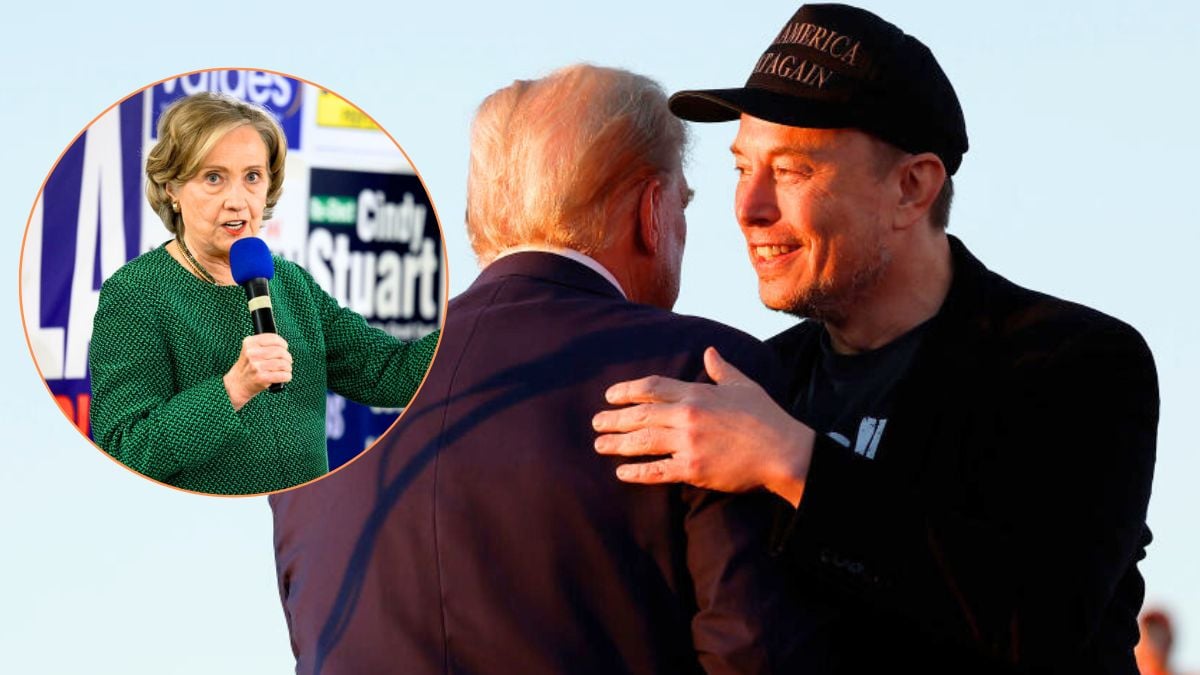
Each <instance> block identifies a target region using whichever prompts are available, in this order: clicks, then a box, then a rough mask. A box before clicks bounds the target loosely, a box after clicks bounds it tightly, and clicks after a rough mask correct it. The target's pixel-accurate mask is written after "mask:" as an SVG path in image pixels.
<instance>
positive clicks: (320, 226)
mask: <svg viewBox="0 0 1200 675" xmlns="http://www.w3.org/2000/svg"><path fill="white" fill-rule="evenodd" d="M308 206H309V208H308V221H309V231H308V242H307V250H306V252H305V260H306V261H307V268H308V271H309V272H310V273H311V274H312V275H313V278H314V279H316V281H317V283H318V284H320V285H321V287H322V288H324V289H325V291H326V292H328V293H329V294H330V295H332V296H333V297H334V298H337V300H338V302H339V303H341V305H342V306H344V307H349V308H350V309H352V310H354V311H355V312H357V313H359V314H361V315H362V316H363V317H364V318H366V319H367V321H368V322H369V323H371V324H372V325H374V326H377V327H379V328H382V329H383V330H386V331H387V332H389V333H391V334H392V335H394V336H396V337H398V338H401V339H404V340H414V339H417V338H419V337H422V336H424V335H427V334H429V333H430V332H432V331H433V330H434V329H436V328H437V327H438V325H439V324H440V321H441V309H442V295H443V293H444V290H443V289H444V283H443V276H442V275H443V273H444V272H443V269H442V264H441V261H442V255H441V231H440V230H439V229H438V224H437V219H436V218H435V217H434V214H433V207H432V206H431V205H430V203H429V197H428V195H427V194H426V193H425V188H424V186H422V185H421V181H420V180H419V179H418V178H417V177H416V176H414V175H411V174H395V173H376V172H367V171H345V170H337V169H320V168H314V169H312V172H311V174H310V185H309V205H308ZM395 415H396V411H394V410H391V411H377V412H372V411H371V409H370V408H367V407H366V406H361V405H359V404H356V403H351V402H342V401H339V400H337V399H336V398H333V397H332V395H331V400H330V401H329V406H328V414H327V418H326V422H327V423H326V432H327V434H328V437H329V465H330V468H331V469H332V468H334V467H336V466H339V465H341V464H342V463H344V462H345V461H347V460H349V459H351V458H353V457H354V456H355V455H357V454H358V453H360V452H362V450H363V447H364V445H363V444H362V442H361V439H363V438H366V439H373V438H375V437H378V436H379V435H380V434H382V433H383V432H384V431H385V430H386V429H387V427H388V426H389V425H390V424H391V423H392V420H393V419H394V418H395ZM343 437H344V438H348V439H351V442H348V443H343V442H341V439H342V438H343Z"/></svg>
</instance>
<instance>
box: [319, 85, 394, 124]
mask: <svg viewBox="0 0 1200 675" xmlns="http://www.w3.org/2000/svg"><path fill="white" fill-rule="evenodd" d="M317 126H322V127H342V128H344V129H378V128H379V127H378V126H376V125H375V123H374V122H372V121H371V118H369V117H367V116H366V115H365V114H363V111H361V110H359V109H358V108H355V107H354V105H353V104H351V103H350V102H349V101H347V100H346V99H344V98H341V97H339V96H337V95H335V94H331V93H329V92H327V91H323V92H321V93H319V94H317Z"/></svg>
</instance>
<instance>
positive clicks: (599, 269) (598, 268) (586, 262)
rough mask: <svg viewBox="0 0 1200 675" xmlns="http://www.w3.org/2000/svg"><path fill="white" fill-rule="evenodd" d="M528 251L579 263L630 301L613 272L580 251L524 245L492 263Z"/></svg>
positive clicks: (505, 252)
mask: <svg viewBox="0 0 1200 675" xmlns="http://www.w3.org/2000/svg"><path fill="white" fill-rule="evenodd" d="M528 251H536V252H538V253H553V254H554V255H559V256H562V257H564V258H569V259H571V260H574V261H575V262H577V263H579V264H580V265H583V266H585V267H587V268H588V269H590V270H592V271H593V272H595V273H596V274H599V275H600V276H602V277H604V278H605V279H607V280H608V283H610V284H612V285H613V286H614V287H616V289H617V290H618V291H620V292H621V295H622V296H623V297H624V298H625V299H626V300H628V299H629V295H628V294H627V293H626V292H625V289H624V288H621V283H620V282H619V281H617V278H616V277H614V276H613V274H612V272H609V271H608V270H607V269H606V268H605V267H604V265H601V264H600V263H599V262H597V261H596V259H595V258H593V257H591V256H588V255H585V254H583V253H580V252H579V251H576V250H574V249H570V248H559V247H557V246H546V245H543V244H523V245H521V246H514V247H512V248H509V249H505V250H504V251H503V252H501V253H500V255H498V256H496V257H495V259H494V260H493V261H492V262H495V261H496V260H499V259H501V258H503V257H505V256H509V255H512V254H514V253H525V252H528Z"/></svg>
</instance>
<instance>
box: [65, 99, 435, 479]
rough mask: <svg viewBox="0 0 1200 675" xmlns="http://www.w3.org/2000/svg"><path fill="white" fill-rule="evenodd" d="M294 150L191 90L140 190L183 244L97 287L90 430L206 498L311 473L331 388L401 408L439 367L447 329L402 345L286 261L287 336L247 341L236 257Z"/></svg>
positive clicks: (166, 126)
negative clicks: (233, 265)
mask: <svg viewBox="0 0 1200 675" xmlns="http://www.w3.org/2000/svg"><path fill="white" fill-rule="evenodd" d="M286 154H287V142H286V139H285V138H284V135H283V131H282V129H280V127H279V125H278V124H277V123H276V122H275V120H274V118H272V117H271V115H270V114H269V113H267V112H266V111H264V110H263V109H261V108H259V107H257V106H254V105H252V104H249V103H245V102H242V101H239V100H237V99H234V98H232V97H229V96H225V95H221V94H211V93H201V94H195V95H193V96H189V97H187V98H184V99H181V100H180V101H179V102H178V103H176V104H174V105H173V106H172V107H171V108H170V109H169V110H167V111H166V112H165V113H164V114H163V116H162V118H161V120H160V122H159V141H158V143H157V144H156V145H155V146H154V148H153V149H152V150H151V152H150V155H149V158H148V159H147V162H146V175H147V186H146V194H147V198H148V199H149V201H150V205H151V207H152V208H153V209H154V211H155V212H156V213H157V214H158V215H159V216H160V217H161V218H162V220H163V223H164V224H165V225H166V227H167V230H168V231H169V232H170V233H171V234H172V235H173V236H174V238H173V239H172V240H170V241H168V242H167V243H166V244H164V245H163V246H160V247H159V248H156V249H154V250H152V251H149V252H147V253H145V254H143V255H141V256H138V257H137V258H135V259H133V260H131V261H129V262H128V263H126V264H125V266H123V267H122V268H121V269H119V270H117V272H116V273H115V274H113V275H112V277H110V278H109V279H107V280H106V281H105V282H104V285H103V287H102V288H101V290H100V300H99V305H98V308H97V310H96V317H95V325H94V330H93V336H92V342H91V347H90V352H89V361H90V366H91V382H92V409H91V423H92V434H93V437H94V438H95V440H96V443H97V444H98V445H100V447H102V448H103V449H104V450H105V451H106V452H108V453H109V454H111V455H112V456H113V457H115V458H116V459H117V460H118V461H120V462H121V463H123V464H125V465H126V466H128V467H130V468H132V469H134V470H136V471H138V472H140V473H142V474H144V475H146V476H149V477H150V478H153V479H155V480H158V481H161V482H163V483H167V484H169V485H174V486H176V487H180V488H184V489H188V490H194V491H197V492H205V493H212V494H256V493H264V492H271V491H275V490H281V489H284V488H288V487H292V486H294V485H299V484H301V483H304V482H307V481H310V480H313V479H315V478H318V477H320V476H321V475H323V474H325V473H326V472H327V471H328V460H327V457H326V442H325V394H326V390H327V389H331V390H333V391H335V392H337V393H339V394H342V395H343V396H345V397H347V398H350V399H353V400H355V401H359V402H362V403H366V404H369V405H374V406H381V407H400V406H404V405H407V403H408V401H409V400H410V399H411V398H412V396H413V394H414V393H415V392H416V390H417V387H418V386H419V385H420V383H421V381H422V379H423V378H424V376H425V371H426V370H427V369H428V367H429V363H430V361H431V359H432V358H433V353H434V351H435V349H436V346H437V340H438V332H436V331H435V332H434V333H432V334H430V335H428V336H426V337H424V338H422V339H420V340H416V341H412V342H404V341H401V340H398V339H396V338H393V337H392V336H391V335H389V334H388V333H386V332H384V331H382V330H379V329H377V328H373V327H371V326H370V325H368V324H367V322H366V321H365V320H364V319H363V318H362V317H361V316H359V315H358V314H356V313H354V312H353V311H351V310H349V309H347V308H344V307H341V306H339V304H338V302H337V301H336V300H335V299H334V298H332V297H331V296H330V295H329V294H327V293H326V292H325V291H323V290H322V289H321V288H320V287H319V286H318V285H317V284H316V283H315V282H314V281H313V279H312V277H311V276H310V275H309V274H308V273H307V272H306V271H305V270H304V269H302V268H301V267H299V266H298V265H295V264H294V263H291V262H288V261H286V260H284V259H282V258H279V257H275V258H274V259H273V262H274V271H275V276H274V278H273V279H272V280H271V281H270V283H269V285H270V295H271V300H272V305H273V309H274V315H275V323H276V326H277V330H278V333H276V334H263V335H252V329H251V321H250V317H249V314H248V312H247V308H246V297H245V294H244V293H243V291H242V289H241V288H240V287H239V286H238V285H237V284H235V283H234V280H233V275H232V272H231V270H230V265H229V248H230V246H231V245H232V244H233V242H235V241H237V240H238V239H241V238H244V237H253V236H255V235H257V234H258V231H259V229H260V228H261V227H262V223H263V220H264V219H268V218H270V217H271V210H272V208H273V207H274V206H275V204H276V202H277V201H278V199H279V195H280V193H281V191H282V188H283V175H284V159H285V156H286ZM275 383H287V386H285V387H284V388H283V390H282V391H279V392H269V393H267V388H268V387H270V386H271V385H272V384H275Z"/></svg>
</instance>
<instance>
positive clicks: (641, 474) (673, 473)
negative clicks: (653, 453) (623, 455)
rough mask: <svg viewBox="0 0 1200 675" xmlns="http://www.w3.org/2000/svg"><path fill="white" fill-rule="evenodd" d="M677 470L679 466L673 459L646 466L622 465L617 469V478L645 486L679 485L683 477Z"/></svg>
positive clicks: (648, 463) (650, 463)
mask: <svg viewBox="0 0 1200 675" xmlns="http://www.w3.org/2000/svg"><path fill="white" fill-rule="evenodd" d="M677 468H678V464H677V463H676V462H675V461H674V460H672V459H660V460H658V461H657V462H646V463H644V464H622V465H621V466H618V467H617V478H619V479H621V480H623V481H625V482H626V483H641V484H643V485H657V484H659V483H678V482H680V481H681V480H682V477H681V476H679V475H678V471H677Z"/></svg>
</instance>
